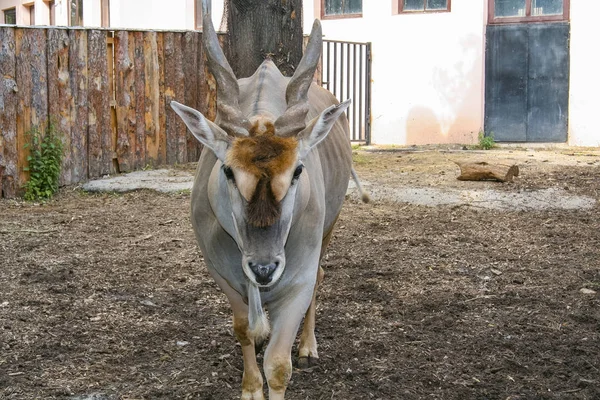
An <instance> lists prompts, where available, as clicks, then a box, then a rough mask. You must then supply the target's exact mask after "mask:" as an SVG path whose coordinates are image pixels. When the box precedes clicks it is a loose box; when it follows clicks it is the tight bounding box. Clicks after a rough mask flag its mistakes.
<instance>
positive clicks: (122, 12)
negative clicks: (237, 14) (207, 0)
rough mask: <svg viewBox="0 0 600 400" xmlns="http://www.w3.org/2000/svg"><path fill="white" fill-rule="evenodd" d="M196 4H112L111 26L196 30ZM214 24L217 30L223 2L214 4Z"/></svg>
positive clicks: (138, 0) (146, 0)
mask: <svg viewBox="0 0 600 400" xmlns="http://www.w3.org/2000/svg"><path fill="white" fill-rule="evenodd" d="M195 1H196V0H169V1H165V0H111V1H110V25H111V27H113V28H133V29H170V30H182V29H190V30H192V29H194V28H195V27H194V21H195V19H194V13H195V7H194V4H195ZM212 10H213V12H212V16H213V24H214V25H215V28H216V29H217V30H218V29H219V25H220V23H221V16H222V13H223V0H213V1H212Z"/></svg>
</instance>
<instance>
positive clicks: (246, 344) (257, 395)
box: [233, 311, 265, 400]
mask: <svg viewBox="0 0 600 400" xmlns="http://www.w3.org/2000/svg"><path fill="white" fill-rule="evenodd" d="M233 330H234V332H235V336H236V337H237V339H238V341H239V342H240V344H241V345H242V355H243V357H244V374H243V377H242V397H241V399H242V400H264V398H265V397H264V394H263V378H262V375H261V373H260V370H259V369H258V364H257V363H256V352H255V350H254V338H252V337H251V336H250V335H249V329H248V314H247V311H246V315H239V314H236V313H235V312H234V314H233Z"/></svg>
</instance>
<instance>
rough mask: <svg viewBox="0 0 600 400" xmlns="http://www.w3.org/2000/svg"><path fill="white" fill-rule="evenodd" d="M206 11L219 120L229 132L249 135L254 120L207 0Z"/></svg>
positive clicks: (206, 46)
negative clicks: (245, 109)
mask: <svg viewBox="0 0 600 400" xmlns="http://www.w3.org/2000/svg"><path fill="white" fill-rule="evenodd" d="M202 14H203V17H202V36H203V42H204V49H205V50H206V57H207V59H208V68H209V69H210V72H211V73H212V74H213V76H214V77H215V80H216V81H217V124H218V125H219V126H220V127H221V128H223V130H225V132H227V133H228V134H229V135H232V136H248V131H249V129H250V122H249V121H248V119H247V118H246V117H245V116H244V114H242V111H241V110H240V106H239V101H238V98H239V95H240V87H239V85H238V82H237V78H236V77H235V74H234V73H233V70H232V69H231V66H230V65H229V63H228V62H227V59H226V58H225V54H223V50H222V49H221V46H220V44H219V39H218V38H217V33H216V32H215V28H214V27H213V24H212V19H211V16H210V11H209V8H208V1H207V0H204V1H203V2H202Z"/></svg>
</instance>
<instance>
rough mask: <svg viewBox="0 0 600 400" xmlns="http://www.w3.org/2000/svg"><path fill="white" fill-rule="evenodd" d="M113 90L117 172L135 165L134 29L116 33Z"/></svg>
mask: <svg viewBox="0 0 600 400" xmlns="http://www.w3.org/2000/svg"><path fill="white" fill-rule="evenodd" d="M114 40H115V51H114V54H115V61H114V63H115V92H116V100H117V142H116V155H117V160H118V163H119V171H120V172H130V171H132V170H133V169H134V168H135V148H136V133H137V132H136V126H135V125H136V116H135V110H136V106H135V100H136V97H135V65H134V57H135V55H134V47H135V37H134V33H133V32H129V31H117V32H115V38H114Z"/></svg>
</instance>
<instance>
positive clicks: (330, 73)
mask: <svg viewBox="0 0 600 400" xmlns="http://www.w3.org/2000/svg"><path fill="white" fill-rule="evenodd" d="M323 44H324V46H323V56H322V62H323V64H322V69H321V82H322V83H321V84H322V86H323V87H324V88H326V89H328V90H329V91H330V92H331V93H333V95H334V96H335V97H336V98H337V99H338V100H339V101H344V100H346V99H348V98H350V99H352V104H351V105H350V107H348V110H347V111H346V112H347V116H348V123H349V124H350V140H351V141H353V142H363V143H365V144H370V143H371V43H355V42H340V41H337V40H324V41H323Z"/></svg>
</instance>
